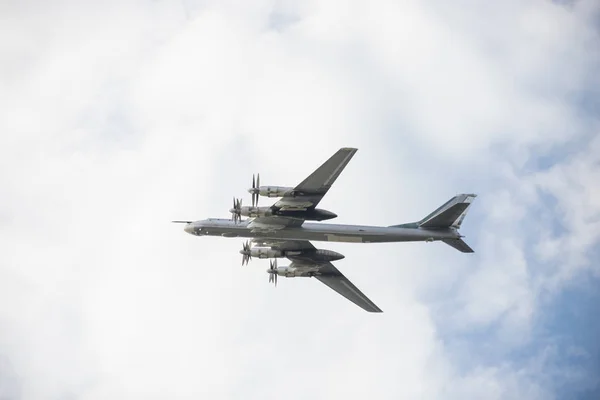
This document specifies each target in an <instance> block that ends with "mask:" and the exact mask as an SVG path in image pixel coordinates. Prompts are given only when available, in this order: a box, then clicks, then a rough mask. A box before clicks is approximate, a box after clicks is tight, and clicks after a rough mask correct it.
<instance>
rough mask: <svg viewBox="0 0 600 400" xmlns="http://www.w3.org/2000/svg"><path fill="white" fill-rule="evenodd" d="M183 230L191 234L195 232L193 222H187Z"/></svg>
mask: <svg viewBox="0 0 600 400" xmlns="http://www.w3.org/2000/svg"><path fill="white" fill-rule="evenodd" d="M183 230H184V231H186V232H187V233H189V234H191V235H193V234H194V226H193V225H192V224H187V225H186V226H185V228H183Z"/></svg>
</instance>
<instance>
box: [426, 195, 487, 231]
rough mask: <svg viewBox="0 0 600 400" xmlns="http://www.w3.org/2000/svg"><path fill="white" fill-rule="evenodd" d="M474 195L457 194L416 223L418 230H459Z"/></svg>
mask: <svg viewBox="0 0 600 400" xmlns="http://www.w3.org/2000/svg"><path fill="white" fill-rule="evenodd" d="M475 197H477V195H475V194H459V195H456V196H454V197H453V198H451V199H450V200H448V201H447V202H446V203H444V204H443V205H442V206H441V207H439V208H438V209H437V210H435V211H434V212H432V213H431V214H429V215H428V216H426V217H425V218H423V219H422V220H420V221H419V222H418V225H419V227H420V228H454V229H458V228H460V225H461V224H462V222H463V220H464V219H465V216H466V215H467V212H468V210H469V206H470V205H471V202H473V200H474V199H475Z"/></svg>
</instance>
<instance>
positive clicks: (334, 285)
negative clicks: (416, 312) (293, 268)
mask: <svg viewBox="0 0 600 400" xmlns="http://www.w3.org/2000/svg"><path fill="white" fill-rule="evenodd" d="M319 273H320V275H315V278H317V279H318V280H320V281H321V282H323V283H324V284H326V285H327V286H329V287H330V288H331V289H333V290H335V291H336V292H338V293H339V294H341V295H342V296H344V297H345V298H347V299H348V300H350V301H351V302H353V303H354V304H356V305H357V306H359V307H361V308H363V309H364V310H366V311H369V312H383V311H381V309H380V308H379V307H377V306H376V305H375V303H373V302H372V301H371V300H370V299H369V298H368V297H367V296H365V295H364V294H363V293H362V292H361V291H360V290H359V289H358V288H357V287H356V286H354V285H353V284H352V282H350V280H348V278H346V277H345V276H344V275H343V274H342V273H341V272H340V271H339V270H338V269H337V268H336V267H334V266H333V264H331V263H327V264H323V266H322V267H321V268H320V269H319Z"/></svg>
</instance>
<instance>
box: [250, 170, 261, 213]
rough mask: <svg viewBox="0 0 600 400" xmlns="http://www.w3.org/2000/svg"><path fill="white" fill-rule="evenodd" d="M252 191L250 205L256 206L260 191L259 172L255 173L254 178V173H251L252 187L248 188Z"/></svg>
mask: <svg viewBox="0 0 600 400" xmlns="http://www.w3.org/2000/svg"><path fill="white" fill-rule="evenodd" d="M249 192H250V193H252V207H258V198H259V197H260V196H259V193H260V174H256V180H255V179H254V174H252V188H251V189H250V190H249Z"/></svg>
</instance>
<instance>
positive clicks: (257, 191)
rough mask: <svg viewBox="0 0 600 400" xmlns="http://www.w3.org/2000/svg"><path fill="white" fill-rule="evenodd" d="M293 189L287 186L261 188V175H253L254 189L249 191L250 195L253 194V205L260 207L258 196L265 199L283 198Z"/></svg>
mask: <svg viewBox="0 0 600 400" xmlns="http://www.w3.org/2000/svg"><path fill="white" fill-rule="evenodd" d="M293 189H294V188H292V187H286V186H260V174H257V175H256V179H254V175H252V187H251V188H250V189H248V193H250V194H252V205H253V206H257V205H258V196H264V197H283V195H284V194H286V193H287V192H289V191H290V190H293Z"/></svg>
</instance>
